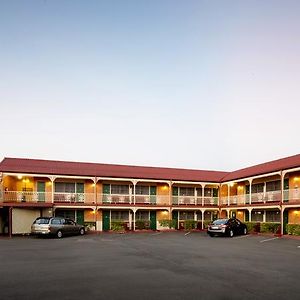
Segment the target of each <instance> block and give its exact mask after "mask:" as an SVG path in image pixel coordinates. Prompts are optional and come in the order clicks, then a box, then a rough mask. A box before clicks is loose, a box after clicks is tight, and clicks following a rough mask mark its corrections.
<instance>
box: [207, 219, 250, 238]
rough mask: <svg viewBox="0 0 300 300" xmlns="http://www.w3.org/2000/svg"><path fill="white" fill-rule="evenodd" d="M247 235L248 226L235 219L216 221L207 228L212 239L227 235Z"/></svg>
mask: <svg viewBox="0 0 300 300" xmlns="http://www.w3.org/2000/svg"><path fill="white" fill-rule="evenodd" d="M247 233H248V230H247V226H246V224H244V223H242V222H241V221H240V220H238V219H235V218H231V219H218V220H215V221H213V222H212V223H211V224H210V225H209V226H208V228H207V234H209V235H210V236H211V237H212V236H215V235H227V236H230V237H233V236H234V235H237V234H247Z"/></svg>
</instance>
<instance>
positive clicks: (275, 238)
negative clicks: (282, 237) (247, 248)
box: [259, 237, 278, 243]
mask: <svg viewBox="0 0 300 300" xmlns="http://www.w3.org/2000/svg"><path fill="white" fill-rule="evenodd" d="M277 239H278V237H274V238H271V239H267V240H262V241H259V242H260V243H264V242H269V241H273V240H277Z"/></svg>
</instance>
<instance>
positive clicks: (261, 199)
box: [251, 191, 281, 204]
mask: <svg viewBox="0 0 300 300" xmlns="http://www.w3.org/2000/svg"><path fill="white" fill-rule="evenodd" d="M280 201H281V191H271V192H266V193H254V194H252V195H251V203H252V204H261V203H272V202H280Z"/></svg>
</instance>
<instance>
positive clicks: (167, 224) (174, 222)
mask: <svg viewBox="0 0 300 300" xmlns="http://www.w3.org/2000/svg"><path fill="white" fill-rule="evenodd" d="M158 222H159V225H160V226H162V227H169V228H170V229H171V228H176V227H177V220H176V219H173V220H159V221H158Z"/></svg>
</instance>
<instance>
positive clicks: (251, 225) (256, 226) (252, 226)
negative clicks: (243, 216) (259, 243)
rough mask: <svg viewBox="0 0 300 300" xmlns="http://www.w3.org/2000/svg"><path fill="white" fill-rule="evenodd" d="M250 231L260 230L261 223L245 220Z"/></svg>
mask: <svg viewBox="0 0 300 300" xmlns="http://www.w3.org/2000/svg"><path fill="white" fill-rule="evenodd" d="M245 224H246V226H247V229H248V232H259V229H260V228H259V223H256V222H245Z"/></svg>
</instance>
